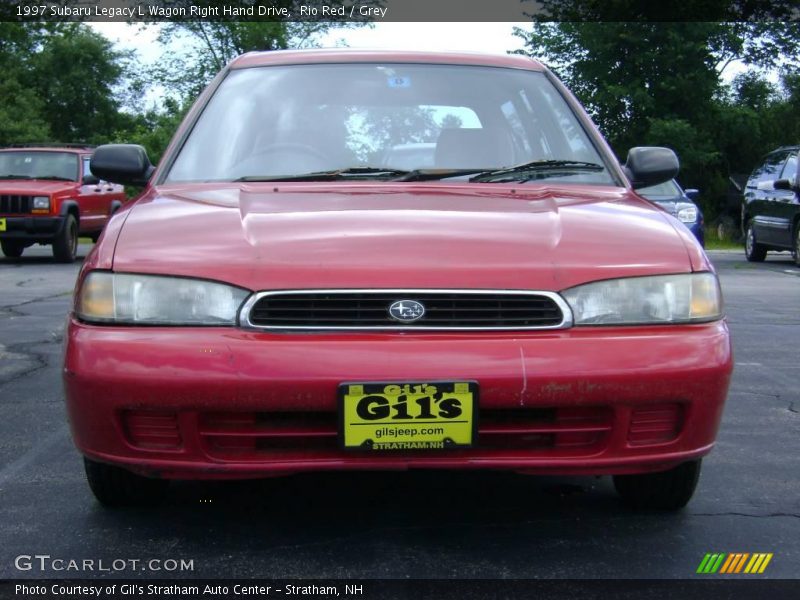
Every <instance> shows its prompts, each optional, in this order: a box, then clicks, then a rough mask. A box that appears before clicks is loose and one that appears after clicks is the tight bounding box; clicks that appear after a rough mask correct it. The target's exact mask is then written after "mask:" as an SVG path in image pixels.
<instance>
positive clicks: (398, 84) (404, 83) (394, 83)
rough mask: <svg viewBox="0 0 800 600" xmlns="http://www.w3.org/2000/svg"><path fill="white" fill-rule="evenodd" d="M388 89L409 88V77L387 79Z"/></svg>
mask: <svg viewBox="0 0 800 600" xmlns="http://www.w3.org/2000/svg"><path fill="white" fill-rule="evenodd" d="M388 83H389V87H392V88H408V87H411V77H389V79H388Z"/></svg>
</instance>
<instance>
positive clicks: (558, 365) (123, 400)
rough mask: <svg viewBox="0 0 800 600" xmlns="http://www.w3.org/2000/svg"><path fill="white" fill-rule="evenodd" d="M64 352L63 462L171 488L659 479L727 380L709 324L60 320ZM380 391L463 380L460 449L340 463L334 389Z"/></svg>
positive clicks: (702, 425) (702, 450)
mask: <svg viewBox="0 0 800 600" xmlns="http://www.w3.org/2000/svg"><path fill="white" fill-rule="evenodd" d="M65 344H66V347H65V365H64V373H63V374H64V382H65V390H66V400H67V410H68V414H69V419H70V423H71V427H72V432H73V436H74V440H75V443H76V445H77V446H78V448H79V449H80V451H81V452H83V453H84V454H85V455H87V456H88V457H90V458H92V459H94V460H98V461H103V462H108V463H112V464H117V465H121V466H125V467H127V468H129V469H131V470H133V471H136V472H139V473H142V474H147V475H151V476H158V477H164V478H188V479H209V478H248V477H263V476H270V475H279V474H287V473H294V472H300V471H312V470H330V469H407V468H497V469H511V470H516V471H523V472H529V473H554V474H555V473H560V474H616V473H642V472H649V471H659V470H665V469H668V468H671V467H672V466H675V465H677V464H680V463H681V462H684V461H686V460H690V459H693V458H697V457H700V456H702V455H704V454H706V453H708V452H709V451H710V449H711V447H712V445H713V442H714V438H715V436H716V432H717V428H718V426H719V422H720V418H721V414H722V409H723V405H724V402H725V398H726V394H727V390H728V383H729V379H730V374H731V370H732V355H731V347H730V339H729V334H728V329H727V325H726V324H725V322H724V321H718V322H715V323H708V324H698V325H688V326H676V327H671V326H670V327H626V328H612V327H605V328H600V327H595V328H572V329H566V330H558V331H539V332H525V333H516V334H515V333H488V332H487V333H481V334H475V333H471V334H468V335H467V334H458V335H456V334H441V333H437V334H429V335H420V334H403V333H396V334H388V333H380V334H274V333H261V332H253V331H245V330H240V329H235V328H163V327H148V328H145V327H138V328H136V327H99V326H90V325H86V324H82V323H80V322H78V321H75V320H70V321H69V323H68V328H67V336H66V341H65ZM396 380H413V381H433V380H476V381H477V382H478V384H479V386H480V401H479V402H480V410H479V429H478V431H479V433H478V441H477V444H476V446H475V447H473V448H469V449H460V450H446V451H441V450H440V451H434V450H426V451H403V452H400V453H382V454H378V453H375V452H373V453H369V452H364V451H356V452H352V451H344V450H341V449H340V448H339V446H338V444H337V443H336V407H337V396H336V392H337V387H338V385H339V384H340V383H341V382H344V381H365V382H366V381H396ZM498 424H500V425H498Z"/></svg>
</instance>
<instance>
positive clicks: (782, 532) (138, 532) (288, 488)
mask: <svg viewBox="0 0 800 600" xmlns="http://www.w3.org/2000/svg"><path fill="white" fill-rule="evenodd" d="M90 248H91V247H90V246H84V245H82V246H81V247H80V251H79V255H80V256H85V255H86V253H87V252H88V251H89V250H90ZM710 256H711V258H712V261H713V262H714V264H715V265H716V267H717V269H718V272H719V274H720V278H721V281H722V287H723V292H724V294H725V301H726V309H727V313H728V321H729V324H730V328H731V332H732V336H733V343H734V353H735V360H736V366H735V372H734V376H733V383H732V386H731V391H730V395H729V398H728V403H727V406H726V410H725V414H724V417H723V422H722V426H721V430H720V434H719V438H718V442H717V445H716V448H715V449H714V451H713V452H712V453H711V455H709V456H708V457H707V459H706V460H705V461H704V466H703V473H702V475H701V478H700V484H699V487H698V491H697V493H696V495H695V497H694V499H693V501H692V502H691V503H690V504H689V506H688V507H687V508H686V509H685V510H684V511H682V512H679V513H675V514H663V513H635V512H631V511H629V510H628V509H626V508H624V507H623V506H622V505H621V504H620V502H619V500H618V498H617V497H616V495H615V493H614V491H613V488H612V485H611V481H610V478H607V477H606V478H557V477H526V476H523V475H516V474H502V473H450V472H448V473H440V472H394V473H328V474H320V475H303V476H294V477H289V478H276V479H267V480H261V481H254V482H229V483H222V482H213V483H186V482H181V483H177V484H174V485H173V486H172V488H171V491H170V494H169V496H168V498H167V500H166V502H165V503H164V504H163V505H162V506H159V507H156V508H149V509H125V510H105V509H103V508H101V507H100V506H99V505H98V504H97V503H96V502H95V500H94V498H93V497H92V495H91V493H90V491H89V489H88V487H87V485H86V483H85V481H84V477H83V468H82V464H81V459H80V456H79V454H78V452H77V451H76V450H75V449H74V447H73V446H72V442H71V439H70V436H69V428H68V425H67V422H66V418H65V412H64V405H63V401H62V389H61V380H60V372H59V370H60V360H61V341H62V334H63V329H64V319H65V316H66V313H67V310H68V308H69V303H70V295H71V292H72V287H73V285H74V282H75V277H76V274H77V272H78V269H79V267H80V262H77V263H75V264H74V265H62V264H54V263H53V262H52V259H51V256H50V249H49V248H31V249H28V250H26V252H25V255H24V256H23V258H21V259H19V260H9V259H4V258H0V522H2V523H3V525H2V527H0V578H23V577H24V578H42V579H44V578H54V577H57V578H60V577H75V578H87V577H89V578H94V577H126V578H131V577H140V576H141V577H147V578H152V577H203V578H215V577H260V578H312V577H325V578H327V577H334V578H540V577H541V578H562V577H567V578H618V577H637V578H691V577H698V575H696V574H695V571H696V570H697V567H698V565H699V564H700V561H701V560H702V559H703V557H704V555H705V554H706V553H709V552H714V553H716V552H725V553H733V552H747V553H755V552H769V553H773V554H774V556H773V558H772V561H771V563H770V564H769V566H768V568H767V569H766V570H765V572H764V574H763V575H759V576H758V577H771V578H799V577H800V377H798V362H797V357H798V347H799V344H800V310H798V309H800V269H798V268H796V267H794V266H793V263H792V260H791V257H790V256H789V255H788V254H776V255H772V254H771V255H770V256H769V257H768V259H767V262H766V263H763V264H750V263H747V262H745V260H744V256H743V253H740V252H711V253H710ZM37 554H38V555H49V556H50V557H51V559H63V560H64V561H70V560H74V561H78V562H80V563H81V564H83V562H82V561H83V560H85V559H87V560H91V561H94V562H92V563H90V564H91V565H92V568H89V569H84V568H81V569H78V570H66V569H64V570H55V569H54V568H53V565H52V562H51V561H39V562H36V561H34V562H33V563H32V564H30V568H26V561H25V560H24V559H23V560H22V562H20V560H18V558H17V557H19V556H20V555H37ZM120 559H121V560H123V561H125V565H124V567H123V568H121V569H115V568H111V566H112V565H113V564H116V565H117V566H121V565H122V564H123V563H121V562H119V560H120ZM130 559H134V560H137V561H142V562H141V563H131V562H130ZM153 559H155V561H156V562H153V563H149V562H148V561H150V560H153ZM115 560H116V561H118V562H116V563H114V562H113V561H115ZM181 560H183V561H185V562H189V561H190V562H191V568H188V567H187V568H185V569H183V570H181V569H180V567H178V568H176V569H172V567H173V566H175V565H174V564H173V563H172V562H168V561H176V562H177V563H178V564H180V561H181ZM100 561H102V563H100ZM43 562H44V563H45V564H44V565H43V564H42V563H43ZM57 564H58V565H59V566H64V565H66V564H68V562H65V563H63V564H62V563H57ZM101 564H102V566H103V568H104V569H107V570H99V567H100V565H101ZM133 565H135V566H133ZM20 566H22V567H23V568H19V567H20ZM42 567H43V568H42ZM706 577H707V576H706Z"/></svg>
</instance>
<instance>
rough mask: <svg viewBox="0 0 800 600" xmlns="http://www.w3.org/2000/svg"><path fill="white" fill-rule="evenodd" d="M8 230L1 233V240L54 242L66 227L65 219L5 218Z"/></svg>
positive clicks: (39, 217) (43, 217)
mask: <svg viewBox="0 0 800 600" xmlns="http://www.w3.org/2000/svg"><path fill="white" fill-rule="evenodd" d="M3 218H4V219H5V220H6V230H5V231H0V239H2V240H14V241H20V242H31V243H34V242H52V241H53V239H54V238H55V237H56V235H58V233H59V232H60V231H61V228H62V227H63V226H64V221H65V219H64V217H63V216H59V217H47V216H31V215H26V216H22V217H21V216H15V217H3Z"/></svg>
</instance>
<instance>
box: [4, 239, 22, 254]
mask: <svg viewBox="0 0 800 600" xmlns="http://www.w3.org/2000/svg"><path fill="white" fill-rule="evenodd" d="M0 246H2V248H3V254H4V255H6V256H7V257H8V258H19V257H20V256H22V252H23V250H25V246H23V245H22V244H20V243H18V242H12V241H10V240H3V241H2V242H0Z"/></svg>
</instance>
